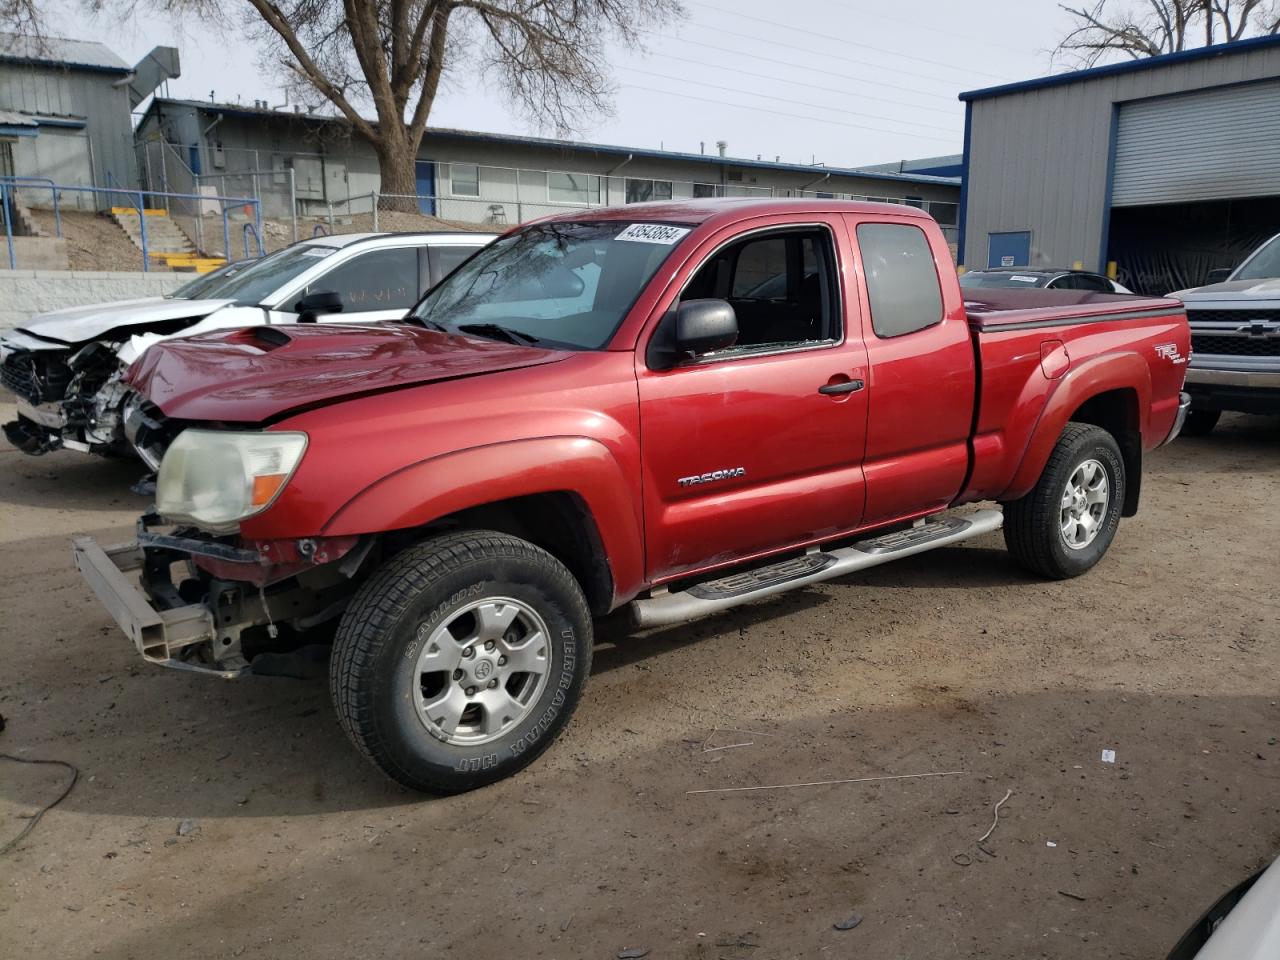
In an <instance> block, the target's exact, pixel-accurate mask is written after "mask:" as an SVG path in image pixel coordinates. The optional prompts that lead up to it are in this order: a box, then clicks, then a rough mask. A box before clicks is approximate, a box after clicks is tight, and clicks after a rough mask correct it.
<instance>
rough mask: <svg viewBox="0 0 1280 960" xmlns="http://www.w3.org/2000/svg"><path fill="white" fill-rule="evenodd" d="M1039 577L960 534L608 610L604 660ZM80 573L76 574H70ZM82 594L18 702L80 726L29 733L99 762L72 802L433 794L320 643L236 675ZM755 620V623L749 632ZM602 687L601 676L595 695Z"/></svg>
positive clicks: (104, 804) (35, 793)
mask: <svg viewBox="0 0 1280 960" xmlns="http://www.w3.org/2000/svg"><path fill="white" fill-rule="evenodd" d="M54 539H59V538H54ZM27 545H30V542H28V544H27ZM42 552H43V551H42ZM69 566H70V565H69V564H68V567H69ZM890 567H892V565H890ZM71 576H72V577H74V574H71ZM1031 582H1038V581H1035V580H1034V578H1031V577H1029V576H1028V575H1026V574H1025V573H1023V572H1021V571H1020V570H1019V569H1018V568H1017V567H1015V566H1013V565H1012V561H1011V560H1010V559H1009V558H1008V556H1007V555H1006V554H1005V553H1004V551H1003V550H999V549H985V548H974V547H955V548H945V549H943V550H939V551H937V552H935V553H933V554H924V555H919V556H916V557H912V558H908V559H906V560H904V561H902V562H901V563H900V564H899V565H898V566H897V568H896V569H892V570H891V569H890V568H889V567H886V568H882V569H877V570H873V571H868V572H866V573H862V574H858V575H853V576H850V577H845V578H841V579H839V580H835V581H830V582H829V584H828V585H827V586H826V587H824V589H822V590H819V589H813V588H810V589H802V590H797V591H795V592H792V593H787V594H782V595H780V596H778V597H776V598H772V599H770V600H767V601H760V602H757V603H754V604H750V605H747V606H744V607H741V608H737V609H735V610H733V611H729V612H725V613H722V614H718V615H716V616H712V617H708V618H706V619H704V620H700V621H696V622H693V623H689V624H680V625H675V626H671V627H665V628H660V629H650V630H645V631H641V630H636V629H635V628H633V627H632V626H631V625H630V621H629V619H628V618H627V617H626V616H625V614H615V615H613V616H612V617H609V618H606V619H605V620H602V621H600V622H598V623H597V624H596V641H597V647H596V649H595V651H594V654H593V671H592V672H593V675H596V676H600V675H605V674H608V673H610V672H613V671H617V670H620V669H623V668H627V667H632V666H634V665H636V664H639V663H641V662H648V663H649V664H650V665H651V666H650V667H648V668H647V669H650V670H651V675H653V676H655V677H657V678H659V679H661V677H662V675H663V674H664V673H668V672H671V671H674V672H676V673H678V672H679V669H680V668H679V667H678V666H677V665H676V664H675V663H671V664H669V665H668V664H666V663H665V662H664V661H665V659H667V658H671V657H674V656H675V655H677V654H679V653H680V652H681V651H683V650H685V649H687V648H690V647H694V646H698V645H702V644H706V645H707V646H708V647H710V648H712V649H713V650H716V651H718V652H719V653H720V654H723V653H724V649H723V648H725V647H726V646H729V647H733V648H735V649H742V650H744V651H746V652H745V655H740V656H739V657H738V659H739V662H740V663H741V664H742V666H743V668H744V669H763V665H764V664H765V663H766V662H768V661H769V659H770V658H773V659H774V661H775V662H776V661H777V660H778V659H784V660H785V659H786V658H787V657H788V656H789V654H790V651H791V650H792V644H793V643H794V641H793V640H788V639H787V637H786V634H787V633H788V631H792V632H794V631H795V630H796V629H801V630H802V629H803V627H799V626H798V623H799V622H800V619H801V618H800V617H798V616H797V615H801V614H804V613H806V612H809V611H813V610H816V609H819V608H821V607H823V606H826V605H828V604H832V603H834V602H836V601H841V602H842V603H843V605H844V606H843V610H844V613H845V614H846V615H847V614H849V613H850V603H851V601H850V599H849V598H848V597H844V596H840V597H837V596H833V595H832V593H831V590H839V591H846V590H848V591H855V590H861V591H863V593H862V594H860V595H859V596H858V598H857V600H856V601H854V603H855V609H854V616H855V621H856V604H857V603H867V604H873V603H874V602H875V591H876V590H877V589H879V588H883V587H893V588H895V589H903V588H915V587H919V588H929V587H937V586H954V587H965V586H968V587H973V586H982V585H1004V586H1008V585H1010V584H1019V583H1024V584H1025V583H1031ZM79 586H82V585H80V584H79V583H78V581H76V582H75V584H74V586H73V587H67V588H62V589H72V590H74V589H75V588H76V587H79ZM82 592H83V591H82ZM77 601H78V603H77V606H85V605H87V607H88V609H90V610H93V611H94V617H95V619H97V620H100V621H101V625H100V626H98V627H96V628H94V630H93V635H92V636H87V635H86V630H85V628H84V626H83V621H81V620H78V619H77V617H76V614H75V612H74V610H71V611H69V617H70V622H71V623H74V624H80V625H79V626H78V627H76V628H75V633H74V634H69V635H67V636H66V638H65V640H64V641H59V642H58V643H56V644H54V645H53V646H46V647H44V648H43V649H42V653H41V654H38V656H40V658H41V659H44V660H45V661H46V662H45V663H44V664H42V665H41V668H40V669H38V670H37V671H35V672H36V673H38V674H40V675H42V676H45V677H48V678H49V679H50V680H52V678H54V677H57V678H59V679H58V681H57V682H58V683H59V684H61V685H63V687H64V688H63V689H62V690H61V691H60V694H59V696H58V698H57V699H58V706H56V707H50V708H46V707H43V706H42V705H41V704H40V703H39V702H34V703H32V702H22V703H19V704H10V705H7V706H6V707H5V712H6V713H8V714H9V720H10V730H9V732H8V734H7V735H6V738H5V739H6V740H7V741H8V742H9V750H10V752H13V748H14V747H16V746H17V745H18V744H19V743H21V744H22V745H23V746H24V747H25V746H26V745H27V744H31V743H33V738H32V737H31V735H30V733H26V734H25V735H24V731H27V730H30V729H33V728H36V729H38V728H41V727H45V726H46V724H47V723H48V722H49V721H48V720H47V718H45V717H42V716H40V715H41V714H43V713H44V712H45V711H46V710H47V709H54V710H55V711H56V712H57V713H58V715H59V719H58V721H57V722H58V725H59V726H58V728H59V729H60V730H72V729H73V730H76V731H78V736H77V737H75V739H74V740H72V741H70V742H69V741H68V740H67V739H66V738H65V736H60V737H58V739H57V740H56V741H54V742H52V743H48V744H47V745H46V746H38V747H36V746H33V747H32V748H31V755H33V756H45V755H47V756H50V757H57V758H61V759H67V760H70V761H72V762H74V763H76V764H77V765H79V766H80V767H81V768H82V772H83V774H84V776H85V777H86V778H88V777H90V776H92V777H94V779H93V780H92V781H88V780H87V779H86V780H85V782H83V783H82V784H81V785H80V787H79V788H78V789H77V790H76V791H75V792H74V793H73V794H72V796H71V797H70V798H69V799H68V800H67V801H66V802H65V803H64V805H63V806H64V807H66V808H67V809H71V810H76V809H82V810H85V811H86V812H87V811H92V812H94V813H108V814H114V815H121V816H159V817H170V818H175V819H178V820H180V819H185V818H191V817H206V816H218V817H261V816H283V815H289V814H311V813H325V812H336V811H343V810H348V811H349V810H360V809H374V808H379V807H387V806H397V805H401V804H405V803H416V802H419V801H421V800H422V799H423V798H422V797H421V796H420V795H419V794H416V793H413V792H412V791H408V790H405V789H403V788H401V787H399V786H397V785H395V784H393V783H390V782H389V781H387V780H385V779H384V778H383V777H382V776H380V775H379V774H378V773H377V771H375V770H373V769H372V768H371V767H370V766H369V765H368V764H367V763H366V762H365V761H364V759H363V758H362V757H361V756H360V755H359V753H358V752H357V750H356V749H355V747H354V746H353V745H352V744H351V743H349V742H348V740H347V738H346V736H345V735H344V734H343V733H342V731H341V730H340V729H339V727H338V725H337V722H336V721H335V719H334V716H333V708H332V704H331V702H330V698H329V693H328V687H327V682H326V679H325V674H326V669H325V665H324V663H323V662H322V661H316V660H315V657H314V648H307V649H306V650H304V651H303V652H302V653H303V655H304V656H305V657H306V658H307V659H308V662H307V663H306V664H303V665H302V666H304V667H305V669H300V670H299V671H298V672H297V673H296V674H293V675H291V671H290V670H289V669H288V668H287V666H285V667H283V668H281V669H280V671H279V672H280V673H282V674H283V675H277V676H254V677H250V678H246V679H244V680H241V681H237V682H234V683H225V682H222V681H219V680H216V679H212V678H208V677H200V676H191V675H189V674H183V673H178V672H174V671H167V670H164V669H162V668H158V667H151V666H148V665H145V664H143V663H141V662H140V661H136V659H135V655H134V653H133V651H132V648H131V647H130V645H129V643H128V641H127V640H126V639H125V638H123V637H122V636H120V635H119V634H118V631H117V630H116V629H115V628H114V626H113V625H109V624H108V622H107V621H106V620H105V618H104V616H103V615H102V613H101V611H98V610H97V609H96V607H94V606H93V603H92V599H91V598H90V597H87V596H82V595H80V594H77ZM912 616H913V614H912V613H910V612H908V613H907V614H906V616H905V618H904V619H902V620H901V621H900V624H899V627H900V629H903V630H909V629H910V628H911V619H912ZM792 617H796V620H795V621H792V620H791V619H790V618H792ZM771 625H774V626H776V629H769V628H770V626H771ZM54 629H55V631H56V630H57V628H54ZM747 631H751V633H752V636H751V639H750V642H749V644H747V645H746V646H745V647H744V646H743V645H742V637H743V636H744V634H745V633H746V632H747ZM57 632H59V633H60V632H61V631H57ZM840 632H841V634H842V635H843V636H844V638H845V639H844V641H843V642H845V643H847V644H849V645H851V646H852V647H855V648H856V647H857V646H858V645H859V643H860V639H859V638H860V637H861V632H860V628H859V627H857V626H856V625H851V626H848V627H842V628H840ZM939 642H940V643H941V642H943V640H942V638H939ZM77 648H84V650H85V651H86V652H85V653H84V654H83V658H84V660H85V661H87V660H94V662H95V667H94V669H93V670H92V671H91V672H90V674H89V675H85V674H84V673H83V672H82V671H71V672H68V667H69V666H70V665H71V663H73V662H77V661H81V657H80V656H78V655H77ZM89 651H93V652H89ZM81 662H84V661H81ZM753 665H754V666H753ZM44 682H48V681H37V683H41V684H42V685H43V683H44ZM68 688H70V689H68ZM591 697H592V687H591V686H590V685H589V686H588V688H587V691H586V695H585V702H586V703H589V702H590V700H591ZM571 730H572V728H571ZM67 746H70V747H71V748H72V749H71V750H70V751H68V750H67V749H66V747H67ZM29 773H31V772H30V771H24V775H23V776H21V777H18V778H16V779H12V780H11V779H9V778H7V777H0V800H2V801H8V802H9V803H11V804H15V805H17V806H18V807H22V806H24V805H36V804H37V801H38V798H39V797H41V796H45V795H47V793H48V789H47V788H46V787H45V786H43V785H42V784H44V783H45V780H47V778H44V779H42V778H41V777H40V776H37V775H34V774H32V775H27V774H29ZM55 779H56V777H55ZM24 784H26V785H27V786H24ZM32 784H34V786H32Z"/></svg>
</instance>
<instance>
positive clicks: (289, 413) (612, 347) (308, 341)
mask: <svg viewBox="0 0 1280 960" xmlns="http://www.w3.org/2000/svg"><path fill="white" fill-rule="evenodd" d="M563 219H569V220H616V221H620V222H626V223H639V222H647V221H656V222H666V223H678V224H685V225H688V226H690V227H691V230H690V232H689V234H688V235H687V236H686V237H685V238H684V239H683V240H681V241H680V242H679V243H678V244H677V245H676V246H675V247H674V248H673V249H672V251H671V254H670V255H669V256H668V258H667V260H666V261H665V262H664V263H663V264H662V266H661V267H659V269H658V270H657V272H656V273H655V274H654V276H653V278H652V279H651V280H650V282H649V283H648V285H647V286H646V287H645V289H644V290H643V291H642V292H641V293H640V295H639V297H638V298H637V299H636V301H635V303H634V305H633V307H632V309H631V310H630V312H629V313H628V314H627V316H626V317H625V318H624V320H623V322H622V323H621V325H620V326H619V328H618V330H617V332H616V333H615V335H614V337H613V339H612V340H611V341H610V343H609V344H608V345H607V348H606V349H605V350H601V351H596V352H567V351H556V350H544V349H538V348H536V347H522V346H514V345H509V344H506V343H500V342H496V341H491V340H484V339H481V338H474V337H463V336H457V335H451V334H443V333H437V332H432V331H427V330H423V329H420V328H417V327H413V326H410V325H406V324H394V325H387V326H383V327H373V326H362V327H359V328H354V327H340V326H333V325H324V326H321V327H314V328H306V327H301V328H290V329H289V331H288V335H289V337H290V340H289V342H287V343H285V344H273V343H272V342H270V341H264V338H263V336H262V335H261V334H260V333H255V332H254V331H252V330H250V331H239V332H236V333H222V334H214V335H210V336H206V337H201V338H193V339H191V340H188V341H169V342H166V343H162V344H160V345H157V346H155V347H153V348H151V350H149V351H147V353H146V354H145V355H144V358H143V360H142V361H140V363H139V364H138V365H137V367H136V368H135V369H134V370H133V371H132V377H131V382H132V384H133V386H134V387H135V389H138V390H139V391H140V392H142V393H144V394H145V395H146V396H148V397H149V398H150V399H151V400H152V401H153V402H155V403H156V404H157V405H158V406H159V407H160V408H161V410H162V411H163V412H164V413H165V414H166V415H167V416H169V417H174V418H180V419H184V420H191V421H217V422H222V423H259V424H261V423H269V424H270V428H271V429H279V430H302V431H305V432H306V433H307V434H308V436H309V438H310V442H309V444H308V448H307V452H306V454H305V456H304V457H303V460H302V462H301V464H300V465H299V467H298V469H297V471H296V473H295V475H294V476H293V478H292V479H291V480H290V482H289V484H288V485H287V486H286V488H285V489H284V491H283V493H282V494H281V495H280V497H279V499H278V500H277V501H276V502H275V503H274V504H273V505H272V506H271V508H270V509H269V510H267V511H266V512H264V513H263V514H260V515H259V516H256V517H253V518H251V519H249V520H246V521H244V523H243V524H242V525H241V533H242V536H243V538H245V539H246V540H249V541H253V542H254V543H255V544H256V545H259V546H260V545H261V544H263V543H272V542H280V543H288V542H292V541H296V540H297V539H298V538H303V537H318V536H324V537H343V538H349V537H354V536H356V535H360V534H372V533H380V532H385V531H391V530H400V529H409V528H417V527H420V526H422V525H425V524H429V523H431V522H432V521H434V520H437V519H439V518H441V517H443V516H446V515H449V514H452V513H456V512H457V511H459V510H464V509H468V508H471V507H475V506H481V505H484V504H486V503H492V502H496V501H500V500H505V499H509V498H516V497H521V496H527V495H531V494H538V493H546V492H564V493H568V494H572V495H573V496H575V497H576V498H577V499H578V501H579V502H580V503H581V504H582V506H584V507H585V508H586V510H587V511H588V512H589V514H590V516H591V518H592V519H593V520H594V523H595V526H596V530H597V532H598V534H599V538H600V542H601V544H602V546H603V550H604V554H605V559H606V561H607V563H608V565H609V568H610V571H611V573H612V576H613V582H614V603H615V604H619V603H622V602H624V601H626V600H628V599H630V598H632V597H634V596H636V595H637V594H638V593H640V592H642V591H643V590H645V589H646V588H648V587H650V586H653V585H656V584H659V583H662V582H665V581H668V580H671V579H673V578H678V577H688V576H691V575H693V574H696V573H699V572H703V571H707V570H712V569H716V568H719V567H724V566H729V565H733V564H736V563H739V562H742V561H743V560H746V559H753V558H756V557H759V556H765V555H768V554H770V553H775V552H778V551H782V550H788V549H794V548H796V547H798V546H803V545H808V544H811V543H817V542H821V541H823V540H827V539H833V538H836V537H840V536H844V535H846V534H849V533H852V532H855V531H858V530H863V529H869V528H872V527H876V526H884V525H887V524H892V523H896V522H900V521H903V520H906V519H911V518H915V517H918V516H923V515H927V514H930V513H935V512H937V511H939V510H942V509H945V508H946V507H947V506H949V505H953V504H957V503H962V502H968V501H973V500H979V499H1008V498H1011V497H1016V496H1019V495H1020V494H1021V493H1024V492H1026V490H1027V489H1030V487H1031V485H1033V484H1034V482H1035V480H1036V478H1037V477H1038V476H1039V474H1040V471H1041V470H1042V469H1043V465H1044V462H1045V460H1046V459H1047V457H1048V453H1049V450H1050V449H1051V448H1052V446H1053V443H1054V441H1055V440H1056V438H1057V436H1058V435H1059V434H1060V432H1061V430H1062V427H1063V425H1064V424H1065V423H1066V422H1067V420H1068V419H1069V418H1070V417H1071V416H1072V414H1073V413H1074V412H1075V411H1076V410H1078V409H1079V407H1080V405H1081V404H1082V403H1084V402H1085V401H1087V400H1088V399H1089V398H1090V397H1093V396H1096V395H1097V394H1099V393H1103V392H1109V391H1116V390H1123V391H1128V392H1129V394H1127V395H1131V396H1132V401H1133V405H1134V418H1135V421H1136V425H1137V426H1138V428H1139V429H1140V430H1141V433H1142V444H1143V446H1144V447H1148V448H1149V447H1152V446H1154V445H1156V444H1158V443H1160V442H1161V441H1162V440H1163V439H1164V438H1165V437H1166V436H1167V434H1168V432H1169V430H1170V429H1171V427H1172V424H1173V422H1174V418H1175V416H1176V412H1177V404H1178V392H1179V390H1180V389H1181V387H1182V380H1183V375H1184V371H1185V365H1179V364H1178V363H1177V361H1176V360H1173V359H1170V358H1169V357H1170V356H1171V355H1175V356H1176V355H1178V354H1180V355H1181V356H1182V357H1186V356H1188V355H1189V334H1188V331H1187V326H1186V320H1185V316H1184V314H1183V312H1182V308H1181V305H1180V304H1176V303H1173V302H1170V301H1163V300H1150V299H1143V298H1137V297H1117V296H1110V295H1101V294H1086V293H1083V292H1055V291H1002V290H992V291H985V290H984V291H977V292H978V293H980V294H981V295H982V297H983V300H982V301H981V302H970V303H968V304H966V303H965V302H964V301H963V299H962V293H961V290H960V287H959V283H958V280H957V278H956V275H955V271H954V269H953V268H952V266H951V263H950V255H949V252H948V250H947V247H946V244H945V241H944V239H943V237H942V234H941V231H939V230H938V228H937V225H936V224H935V223H934V221H933V220H931V219H930V218H929V217H928V216H926V215H925V214H923V213H920V212H917V211H915V210H913V209H911V208H904V207H901V206H888V205H879V204H859V203H848V202H840V201H832V200H806V201H779V200H716V201H692V202H678V203H659V204H635V205H631V206H628V207H625V208H622V209H616V210H603V211H592V212H590V213H580V212H575V213H573V214H570V215H567V216H565V217H564V218H563ZM865 221H874V222H883V223H911V224H915V225H917V226H919V227H920V228H921V229H922V230H924V231H925V233H926V235H927V237H928V239H929V243H930V248H931V250H932V252H933V257H934V262H935V265H936V267H937V269H938V274H939V282H940V286H941V291H942V301H943V319H942V321H941V322H940V323H937V324H935V325H933V326H931V327H928V328H926V329H924V330H920V331H917V332H915V333H911V334H907V335H904V336H899V337H893V338H889V339H884V338H880V337H878V336H877V335H876V333H875V330H874V327H873V325H872V323H871V317H870V307H869V300H868V294H867V290H866V285H865V282H864V279H863V274H862V266H861V262H860V259H859V254H858V249H857V243H856V232H855V230H856V226H857V224H859V223H861V222H865ZM797 224H805V225H819V226H821V227H824V228H826V229H828V230H829V231H830V232H831V235H832V238H833V241H834V245H835V251H836V257H837V273H838V280H839V288H840V289H839V292H840V301H841V310H840V313H841V316H842V318H843V321H844V330H843V336H842V337H841V338H840V339H839V341H838V342H836V343H832V344H824V345H821V346H814V347H808V348H806V349H798V350H789V351H781V352H778V353H774V354H760V355H754V356H750V355H748V356H741V357H736V358H727V359H726V358H722V359H714V358H708V359H707V360H706V361H703V362H700V363H694V364H686V365H682V366H678V367H676V368H675V369H672V370H666V371H654V370H650V369H649V368H648V366H647V364H646V359H645V357H646V348H647V347H648V344H649V341H650V339H651V338H652V336H653V335H654V333H655V331H656V329H657V326H658V324H659V322H660V321H661V320H662V318H663V317H664V316H665V315H666V314H667V313H668V311H669V310H670V309H671V308H672V306H673V305H674V304H675V303H676V302H677V301H678V298H679V296H680V292H681V290H682V288H683V286H684V284H685V283H686V282H687V280H688V279H689V278H690V277H691V276H692V274H693V273H694V271H695V270H696V269H697V268H698V267H699V266H700V265H701V263H702V262H703V261H704V260H705V258H706V257H708V256H709V255H710V254H711V253H712V251H714V250H715V249H717V248H718V247H719V246H721V245H722V244H723V243H725V242H727V241H729V240H731V239H733V238H736V237H738V236H739V235H741V234H744V233H746V232H748V231H753V230H758V229H762V228H768V227H774V226H790V225H797ZM1121 314H1123V315H1121ZM1096 318H1103V319H1096ZM1171 345H1172V346H1171ZM1157 346H1160V347H1161V348H1162V351H1161V352H1160V353H1157V351H1156V347H1157ZM843 378H848V379H858V380H863V381H865V384H866V386H865V388H864V389H863V390H861V391H858V392H854V393H847V394H839V395H824V394H819V393H818V392H817V389H818V387H820V386H822V385H824V384H827V383H829V382H832V381H833V380H835V381H837V382H838V381H840V380H841V379H843ZM737 468H742V471H741V472H740V473H739V472H738V471H737ZM714 471H725V472H726V473H725V476H724V477H723V478H721V479H717V480H716V481H715V482H711V483H706V484H683V485H682V484H680V483H679V480H680V478H682V477H686V478H687V477H690V476H697V475H701V474H704V473H711V472H714Z"/></svg>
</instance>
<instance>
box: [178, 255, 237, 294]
mask: <svg viewBox="0 0 1280 960" xmlns="http://www.w3.org/2000/svg"><path fill="white" fill-rule="evenodd" d="M256 262H257V261H256V260H237V261H236V262H235V263H228V264H227V265H226V266H224V267H219V268H218V269H217V270H210V271H209V272H208V273H202V274H201V275H200V276H198V277H196V278H195V279H194V280H192V281H190V282H189V283H184V284H183V285H182V286H180V287H179V288H178V289H177V290H174V291H173V292H172V293H169V294H165V299H167V300H197V299H206V298H208V297H213V296H216V294H215V293H214V291H215V290H216V289H217V288H218V287H220V286H221V285H222V281H224V280H226V279H227V278H228V277H233V276H235V275H236V274H237V273H241V272H242V271H244V270H247V269H249V267H251V266H252V265H253V264H254V263H256Z"/></svg>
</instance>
